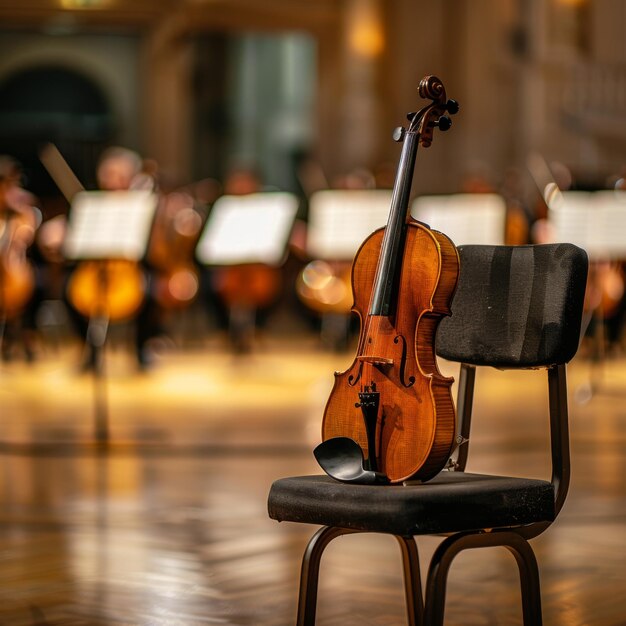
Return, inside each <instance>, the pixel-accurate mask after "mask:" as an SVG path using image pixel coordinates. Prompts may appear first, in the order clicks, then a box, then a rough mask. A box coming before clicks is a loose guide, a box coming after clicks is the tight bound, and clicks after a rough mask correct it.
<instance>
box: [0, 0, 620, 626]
mask: <svg viewBox="0 0 626 626" xmlns="http://www.w3.org/2000/svg"><path fill="white" fill-rule="evenodd" d="M625 28H626V4H625V3H624V2H622V1H621V0H500V1H498V2H492V1H487V0H472V1H471V2H470V0H445V1H443V2H426V1H423V0H393V1H385V0H302V1H300V2H293V1H291V0H262V1H260V0H159V1H152V0H133V1H130V0H21V1H20V2H11V1H10V0H0V155H3V156H1V157H0V228H1V232H0V256H1V259H2V263H1V264H0V292H1V293H0V314H1V315H0V328H1V332H2V334H1V335H0V342H1V345H2V362H1V364H0V414H1V416H2V419H1V421H0V451H1V452H2V453H3V454H2V458H1V460H0V463H1V466H2V472H1V473H0V503H1V508H2V513H1V514H0V521H1V523H2V525H3V527H5V528H6V529H7V530H8V532H7V533H6V534H5V535H4V536H3V539H1V540H0V547H1V549H2V553H3V555H4V556H3V560H2V564H0V570H3V571H0V580H2V579H3V578H2V577H3V576H5V575H6V576H5V578H4V583H6V584H4V583H3V584H2V585H0V588H2V591H0V593H1V594H4V595H3V597H4V601H3V604H2V606H3V608H1V609H0V622H1V623H7V624H14V625H15V624H40V625H44V624H109V623H124V624H126V623H128V624H144V623H145V624H148V623H150V624H157V623H158V624H161V623H163V624H170V623H171V624H174V623H184V624H196V623H198V624H200V623H207V622H206V616H207V615H208V616H209V622H211V620H212V619H215V623H228V624H267V625H270V624H276V625H279V624H288V623H292V615H293V613H294V610H295V601H296V583H295V582H294V581H295V579H296V577H297V571H298V567H299V565H298V561H299V558H300V554H301V550H302V549H303V546H304V543H305V541H306V539H307V537H308V530H305V531H302V530H301V529H291V530H289V529H287V527H286V526H285V525H281V527H280V528H278V525H276V524H275V523H274V522H271V521H270V520H268V519H267V518H266V512H265V498H266V494H267V490H268V489H269V485H270V484H271V481H272V480H274V479H275V478H278V477H279V476H284V475H288V474H293V473H312V472H317V471H319V469H318V467H317V465H316V463H315V462H314V460H313V459H312V456H311V450H312V448H313V447H314V445H315V444H316V443H317V442H318V441H319V426H320V422H321V416H322V413H323V408H324V405H325V402H326V399H327V397H328V392H329V390H330V387H331V385H332V372H333V371H335V370H341V369H345V367H347V366H348V365H349V363H350V361H351V359H352V357H353V352H354V348H355V343H356V339H357V338H358V330H359V328H358V323H357V322H356V320H354V319H351V318H350V313H349V311H350V306H351V304H352V296H351V291H350V283H349V278H350V265H351V261H352V258H353V255H354V253H355V252H356V249H357V247H358V245H359V243H360V242H361V241H362V240H363V239H364V238H365V237H366V236H367V235H368V234H369V233H370V232H371V231H372V230H373V229H375V228H377V227H379V226H382V225H384V224H385V221H386V216H387V212H388V209H389V204H390V198H391V191H390V190H391V188H392V187H393V183H394V179H395V175H396V168H397V164H398V159H399V156H400V150H401V145H400V144H398V143H396V142H394V140H393V139H392V132H393V130H394V128H395V127H397V126H399V125H406V124H407V120H406V115H407V113H409V112H411V111H415V110H417V109H419V108H421V107H422V106H423V105H424V101H423V100H422V99H420V97H419V95H418V92H417V86H418V84H419V81H420V80H421V78H422V77H423V76H426V75H436V76H438V77H439V78H441V79H442V81H443V83H444V85H445V88H446V91H447V96H448V97H449V98H453V99H455V100H457V101H458V102H459V103H460V111H459V113H458V114H457V115H455V116H454V117H453V125H452V129H451V130H450V132H448V133H445V134H443V133H440V132H439V131H436V134H435V138H434V141H433V144H432V146H430V147H429V148H428V149H425V148H420V150H419V153H418V156H417V164H416V168H415V172H414V177H413V186H412V195H411V212H412V214H413V215H414V216H415V217H417V218H418V219H422V220H424V221H427V222H428V223H430V224H431V225H433V226H434V227H437V228H439V229H441V230H443V231H444V232H446V233H448V234H449V235H450V236H451V237H452V239H453V241H454V242H455V243H457V244H461V243H472V242H477V243H483V242H484V243H509V244H514V245H517V244H526V243H543V242H548V241H555V240H560V241H563V240H568V241H573V242H575V243H578V244H579V245H582V246H584V247H586V248H587V250H588V251H589V253H590V259H591V261H592V264H591V271H590V280H589V284H588V291H587V302H586V307H585V316H584V328H583V331H584V337H583V340H582V342H581V349H580V351H579V354H578V355H577V357H576V359H575V361H574V363H573V364H572V376H573V379H572V380H573V384H572V405H573V408H572V409H571V413H572V419H573V448H574V453H575V455H574V458H575V464H576V461H578V463H579V465H578V467H579V468H580V469H578V470H576V471H577V472H578V474H576V473H575V475H574V480H573V486H572V491H571V498H570V500H571V501H572V502H573V504H572V505H571V508H570V509H567V508H566V510H565V512H564V515H563V516H562V517H565V520H566V521H565V522H563V525H562V526H561V534H560V535H559V534H558V532H556V531H555V534H556V537H557V539H555V540H554V541H553V542H549V541H548V540H544V543H543V544H542V543H541V542H540V544H539V546H540V547H539V554H540V558H539V560H540V566H541V558H542V557H543V559H544V560H545V561H547V563H548V567H547V575H546V586H547V587H546V588H547V589H548V592H547V598H546V601H545V615H546V621H547V622H548V623H551V624H552V623H553V624H564V625H565V624H568V625H569V624H580V625H582V624H605V625H609V624H611V625H615V626H617V625H618V624H624V621H623V614H624V610H625V607H624V606H623V600H620V599H619V598H620V597H623V591H624V589H625V588H626V581H624V578H623V574H617V571H618V569H619V571H620V572H621V571H622V570H623V567H621V566H619V559H620V558H622V557H623V553H624V548H626V546H625V545H624V536H626V534H625V533H624V520H625V519H626V510H625V509H624V504H623V502H624V495H625V489H624V483H623V479H621V467H622V466H623V461H624V450H625V449H626V446H624V443H625V441H626V435H625V433H626V415H625V413H624V410H623V408H622V407H623V406H624V403H623V394H624V393H626V362H625V360H624V318H625V298H624V261H625V260H626V230H624V229H625V228H626V201H625V200H624V195H626V182H625V181H626V38H624V31H625ZM105 192H109V193H112V194H122V195H115V196H107V198H111V197H113V198H116V199H117V200H116V202H117V204H116V203H114V207H115V210H111V209H110V206H111V205H110V204H107V202H108V200H107V199H106V198H105V196H103V195H102V194H103V193H105ZM124 194H126V195H124ZM128 194H130V195H128ZM105 205H106V206H105ZM106 207H109V208H108V209H107V208H106ZM131 215H132V216H133V218H132V219H130V217H129V216H131ZM90 220H91V221H90ZM244 242H245V245H244ZM102 250H104V252H102ZM441 367H442V368H443V369H444V370H445V371H446V372H447V368H448V366H447V364H441ZM451 375H455V374H454V372H451ZM485 380H486V382H487V399H486V400H485V403H484V405H483V408H484V409H485V412H486V414H487V416H488V420H487V423H488V425H489V428H487V429H485V430H482V431H481V430H479V433H478V435H477V438H476V441H477V445H478V449H479V450H482V452H483V453H486V454H487V460H486V461H485V462H484V464H483V465H481V464H480V462H479V463H478V465H477V469H479V470H485V469H489V470H490V469H492V468H493V467H494V466H495V465H496V464H497V462H499V461H503V462H504V464H505V465H507V464H509V465H510V464H512V465H513V466H514V467H515V468H516V469H517V470H518V471H520V472H522V471H523V469H524V466H523V465H522V462H521V459H520V458H518V457H519V452H520V450H521V449H525V448H528V449H530V450H531V452H532V454H533V455H535V456H536V455H537V453H538V451H541V445H540V444H539V443H538V437H537V436H536V435H537V432H538V431H541V429H542V426H541V424H543V422H542V420H541V418H540V417H539V416H540V415H541V411H542V408H541V403H540V402H539V401H538V400H537V399H536V398H535V395H534V393H535V391H534V390H535V387H534V386H533V385H535V382H534V380H535V379H531V381H530V383H529V386H528V387H527V388H526V390H525V391H523V392H522V393H521V395H520V396H515V395H513V396H511V395H508V396H506V397H505V392H504V391H503V390H504V389H506V390H507V391H506V394H509V391H510V390H511V389H512V387H509V380H508V379H507V378H505V379H504V382H501V380H500V379H493V380H492V378H489V377H488V378H485ZM539 388H540V387H537V390H538V389H539ZM530 390H533V391H530ZM510 393H512V394H514V392H513V391H510ZM529 394H530V396H531V397H532V402H533V405H532V406H533V407H534V408H535V409H536V415H537V417H536V421H534V418H532V419H530V421H529V423H528V424H527V428H528V430H524V428H518V429H517V430H514V431H510V430H506V429H504V428H502V427H501V426H500V424H499V420H497V419H496V415H497V412H498V411H501V410H502V409H503V407H509V406H511V405H515V404H516V400H513V401H511V397H513V398H516V397H517V398H518V399H528V395H529ZM537 397H538V398H541V395H540V392H539V391H537ZM507 398H508V399H507ZM619 398H621V399H619ZM521 410H522V409H521V408H520V409H516V411H521ZM521 417H522V416H520V418H521ZM524 419H526V418H525V417H524ZM520 441H521V442H522V443H520ZM493 443H495V444H499V445H500V447H501V448H502V447H503V448H504V452H496V450H495V448H497V447H498V446H497V445H496V446H493V449H492V446H491V444H493ZM533 458H534V457H533ZM536 467H537V468H538V469H546V468H543V466H541V464H537V465H536ZM470 469H471V468H470ZM590 503H591V504H590ZM568 510H569V513H568ZM253 536H254V537H255V540H254V541H253V540H252V539H251V537H253ZM580 536H583V537H584V538H585V541H584V542H579V541H578V538H579V537H580ZM241 537H247V539H246V540H245V541H243V542H242V541H241ZM568 542H573V543H576V546H577V548H576V550H574V551H573V552H572V551H571V550H570V549H569V547H570V546H571V543H568ZM351 545H352V544H351ZM361 545H363V546H364V545H365V544H359V543H358V540H357V542H356V543H355V544H354V547H350V548H347V551H346V552H344V553H341V554H339V553H337V556H336V557H333V558H335V561H334V563H335V566H339V568H340V571H341V567H342V566H343V565H344V564H345V569H346V571H347V569H348V568H349V569H350V571H351V572H353V571H355V570H356V571H357V572H358V571H362V570H364V569H367V568H366V567H365V565H364V563H363V562H362V559H364V558H365V557H364V556H363V554H364V551H363V548H361ZM583 545H584V546H588V548H583V547H582V546H583ZM372 550H373V552H372V554H373V555H374V557H372V558H374V560H375V562H376V563H377V567H378V568H380V571H381V572H383V579H384V582H383V583H382V584H381V583H380V581H378V580H373V579H371V578H368V577H367V575H366V576H365V578H364V579H362V580H361V579H359V580H357V582H356V596H355V595H354V591H355V590H354V588H353V585H350V584H348V582H349V581H347V580H346V578H345V577H344V578H343V579H342V578H341V577H340V576H337V577H336V579H334V586H333V587H332V589H331V587H325V588H324V590H325V594H326V595H325V597H327V598H329V600H328V604H326V605H322V606H321V607H320V622H319V623H320V624H328V625H332V624H339V623H341V624H351V623H355V624H357V623H358V624H362V623H372V624H389V623H401V622H402V619H403V611H404V609H403V604H402V603H403V600H402V597H401V593H400V592H399V589H400V587H398V585H399V584H401V583H400V582H399V581H400V578H399V576H400V572H396V569H397V568H396V565H397V564H396V563H395V561H394V560H393V557H394V556H395V555H393V556H388V555H387V552H386V544H375V545H374V548H373V549H372ZM427 551H428V550H427ZM360 559H361V560H360ZM503 571H504V568H502V571H501V567H500V561H497V560H496V561H493V562H492V561H489V560H487V557H485V560H483V561H479V565H478V566H477V567H475V566H474V565H471V564H464V565H463V566H462V572H464V573H466V574H469V575H470V577H474V578H475V579H476V577H478V580H479V581H480V580H481V576H482V578H483V579H484V580H483V582H484V583H485V584H486V587H478V588H476V587H472V586H469V587H461V595H454V593H452V595H451V596H450V597H451V600H450V602H451V603H452V604H453V605H454V604H456V607H457V608H456V609H454V608H451V609H450V613H449V616H450V620H451V621H450V623H451V624H452V623H454V624H465V625H467V624H517V623H521V615H518V613H517V600H516V596H515V595H514V591H515V582H514V578H511V579H508V578H507V576H508V574H504V573H503ZM154 572H160V573H161V574H162V577H159V576H158V575H156V574H155V573H154ZM599 579H602V580H604V581H605V582H606V584H607V586H606V588H605V589H604V591H602V590H601V589H600V588H599V587H598V585H597V582H594V581H597V580H599ZM564 580H565V581H567V583H566V584H564V583H563V581H564ZM139 581H141V582H139ZM260 581H262V582H260ZM511 581H513V582H511ZM379 585H380V586H379ZM373 587H376V588H377V589H378V590H379V591H378V595H377V594H374V595H372V588H373ZM509 587H511V589H512V591H511V590H509ZM482 589H488V590H489V593H490V597H491V598H495V597H498V598H500V599H501V601H499V604H496V605H494V606H495V608H494V607H493V606H491V605H490V606H486V605H485V604H484V603H483V602H481V600H480V598H481V597H483V596H481V594H482V593H483V591H482ZM394 594H395V595H394ZM507 594H508V595H507ZM322 595H324V594H321V597H322ZM383 596H384V599H382V598H383ZM607 596H610V597H607ZM320 602H324V601H323V600H320ZM339 605H340V606H341V607H343V608H345V614H344V613H341V615H339V614H338V613H337V610H336V607H337V606H339ZM599 606H601V607H602V608H601V609H599V608H598V607H599ZM333 607H335V608H333ZM342 610H343V609H342ZM338 615H339V616H338ZM176 620H178V621H176ZM351 620H352V621H351ZM363 620H365V621H363ZM367 620H371V621H367ZM455 620H456V621H455ZM468 620H469V621H468ZM211 623H213V622H211Z"/></svg>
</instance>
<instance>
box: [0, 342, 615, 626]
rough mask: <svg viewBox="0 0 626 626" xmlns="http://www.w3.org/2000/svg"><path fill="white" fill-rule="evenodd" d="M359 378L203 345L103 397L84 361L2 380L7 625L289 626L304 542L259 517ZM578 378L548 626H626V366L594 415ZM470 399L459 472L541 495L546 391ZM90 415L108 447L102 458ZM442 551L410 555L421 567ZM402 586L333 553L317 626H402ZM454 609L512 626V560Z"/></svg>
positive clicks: (498, 388) (545, 545)
mask: <svg viewBox="0 0 626 626" xmlns="http://www.w3.org/2000/svg"><path fill="white" fill-rule="evenodd" d="M350 361H351V353H345V354H333V353H329V352H324V351H323V350H321V349H320V348H319V346H318V345H317V342H316V340H315V338H314V337H293V338H287V339H283V340H281V341H278V340H276V339H274V340H272V339H266V340H265V342H263V343H262V344H260V345H258V346H256V348H255V351H254V352H253V354H252V355H249V356H245V357H236V356H233V355H232V354H230V353H229V352H228V351H227V350H226V349H225V347H224V346H223V345H222V344H221V343H220V342H219V341H213V342H212V341H208V340H207V341H206V342H203V343H202V344H201V345H200V346H199V347H195V348H193V349H192V348H188V349H185V350H178V351H171V352H169V353H167V354H164V355H163V356H162V357H161V358H160V360H159V361H158V362H157V363H156V364H155V367H154V368H153V369H152V370H151V371H150V372H149V373H137V372H136V371H135V369H134V367H133V364H132V362H131V360H130V359H129V357H128V356H127V355H126V354H125V352H124V351H123V350H121V349H118V350H116V351H112V352H111V353H110V354H108V355H107V371H108V375H107V379H106V385H105V387H104V389H100V391H99V392H98V388H97V387H95V386H94V380H93V379H92V378H91V376H89V375H85V374H82V375H81V374H79V373H78V372H77V363H78V352H77V348H75V347H67V348H66V347H57V348H56V349H52V348H50V347H47V348H44V349H43V350H42V351H40V355H39V358H38V359H37V361H36V362H35V363H33V364H30V365H29V364H26V363H24V362H21V361H15V362H10V363H5V364H2V365H0V415H1V424H0V439H1V440H2V441H3V444H2V447H1V449H0V451H1V452H2V454H1V455H0V624H1V625H9V626H22V625H24V626H26V625H38V626H44V625H47V626H52V625H71V626H79V625H90V626H91V625H93V626H104V625H114V624H115V625H128V626H131V625H133V626H135V625H137V626H148V625H150V626H156V625H172V626H178V625H189V626H193V625H205V624H220V625H223V624H236V625H242V626H243V625H250V626H283V625H288V624H293V623H294V615H295V610H296V593H297V583H298V575H299V564H300V558H301V554H302V551H303V549H304V546H305V544H306V541H307V540H308V537H309V536H310V535H311V534H312V532H313V530H314V529H313V528H312V527H303V526H299V525H295V524H288V523H284V524H278V523H276V522H274V521H272V520H270V519H269V518H268V517H267V513H266V497H267V493H268V490H269V487H270V484H271V483H272V481H273V480H274V479H276V478H278V477H281V476H286V475H292V474H302V473H316V472H318V467H317V465H316V463H315V460H314V459H313V457H312V454H311V450H312V448H313V447H314V446H315V444H316V443H317V442H318V437H319V427H320V420H321V412H322V409H323V406H324V403H325V401H326V399H327V395H328V391H329V389H330V385H331V384H332V372H333V371H334V370H336V369H343V368H345V367H346V366H347V365H348V364H349V362H350ZM443 367H444V369H445V371H446V372H448V371H450V372H451V373H454V369H453V368H449V366H448V365H447V364H444V365H443ZM589 373H590V366H589V363H588V362H587V361H585V360H584V358H582V357H581V356H579V357H576V359H575V360H574V361H573V363H572V364H571V366H570V368H569V374H570V390H571V394H570V395H571V404H570V414H571V433H572V457H573V477H572V485H571V489H570V495H569V498H568V500H567V502H566V506H565V508H564V510H563V512H562V514H561V516H560V518H559V519H558V521H557V522H556V523H555V524H554V525H553V526H552V527H551V528H550V529H548V531H547V532H546V533H545V534H544V535H542V536H541V537H539V538H537V539H536V540H534V542H533V545H534V547H535V549H536V552H537V556H538V560H539V566H540V572H541V578H542V587H543V613H544V622H545V624H547V625H555V626H583V625H595V626H618V625H624V624H626V481H625V479H624V475H625V473H626V360H624V359H613V360H611V361H610V362H609V363H608V364H607V366H606V368H605V370H604V376H603V378H602V382H603V386H602V388H601V389H600V390H599V391H598V392H596V393H594V394H593V395H592V397H591V398H589V396H588V394H585V389H586V387H585V385H586V384H587V382H588V381H589ZM516 377H517V379H518V380H519V379H520V377H521V385H519V386H515V385H514V382H515V379H516ZM477 384H478V394H479V395H478V398H477V406H476V412H475V415H476V417H475V426H476V428H475V431H474V436H473V439H472V450H471V454H470V463H469V468H468V469H470V470H472V471H486V472H491V471H493V472H498V471H506V469H505V468H506V467H508V468H510V470H509V471H511V472H513V473H516V474H523V473H524V472H525V469H526V464H527V463H528V462H530V470H531V475H533V476H538V477H546V476H548V477H549V468H548V465H547V463H546V457H545V453H546V447H545V443H544V441H545V433H546V423H545V419H544V418H543V417H542V411H543V409H544V407H545V402H546V400H547V396H546V392H545V390H544V386H543V375H542V374H541V373H539V372H527V373H526V372H525V373H522V374H516V375H513V374H511V373H505V372H498V371H495V370H493V371H487V372H480V373H479V376H478V379H477ZM101 392H104V393H102V395H98V393H101ZM103 400H105V401H106V403H105V402H103ZM98 411H99V412H98ZM96 415H99V416H100V418H104V419H105V421H106V422H107V424H108V426H109V427H110V437H111V445H110V447H109V448H108V449H107V450H105V451H103V450H100V449H98V447H97V446H94V445H93V441H94V428H95V427H94V421H95V418H96ZM435 545H436V539H434V538H425V539H423V540H420V543H419V546H420V557H421V559H422V560H423V563H424V567H426V563H427V560H428V559H429V557H430V554H431V553H432V550H433V549H434V546H435ZM401 585H402V579H401V564H400V556H399V552H398V550H397V546H396V545H395V542H394V541H393V540H392V539H390V538H387V537H380V536H373V535H362V536H349V537H344V538H342V539H339V540H337V541H335V542H334V544H332V545H331V546H330V548H329V549H328V551H327V554H326V555H325V557H324V562H323V564H322V575H321V584H320V600H319V609H318V624H320V626H350V625H354V626H356V625H359V626H362V625H368V624H372V625H381V626H382V625H397V624H403V623H405V622H404V611H405V609H404V600H403V595H402V591H401ZM446 606H447V610H446V619H447V621H446V623H447V624H450V625H459V626H460V625H462V626H472V625H485V626H487V625H488V626H492V625H496V624H498V625H499V624H501V625H505V626H515V625H516V624H521V611H520V605H519V592H518V588H517V579H516V570H515V565H514V561H513V559H512V557H511V556H510V555H509V554H508V553H507V552H506V551H505V550H502V549H489V550H479V551H474V553H472V554H463V555H461V556H460V557H459V558H458V560H457V561H456V562H455V565H454V566H453V568H452V571H451V577H450V588H449V594H448V599H447V605H446Z"/></svg>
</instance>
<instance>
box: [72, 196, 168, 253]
mask: <svg viewBox="0 0 626 626" xmlns="http://www.w3.org/2000/svg"><path fill="white" fill-rule="evenodd" d="M156 205H157V197H156V196H155V195H154V194H153V193H151V192H149V191H135V190H133V191H81V192H79V193H77V194H76V195H75V196H74V198H73V200H72V206H71V208H70V213H69V224H68V230H67V234H66V237H65V241H64V245H63V251H64V254H65V256H66V257H67V258H68V259H127V260H130V261H138V260H139V259H141V257H142V256H143V255H144V253H145V251H146V247H147V245H148V238H149V236H150V229H151V227H152V220H153V218H154V212H155V209H156Z"/></svg>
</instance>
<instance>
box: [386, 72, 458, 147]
mask: <svg viewBox="0 0 626 626" xmlns="http://www.w3.org/2000/svg"><path fill="white" fill-rule="evenodd" d="M418 92H419V95H420V97H421V98H423V99H424V100H432V102H431V104H428V105H426V106H425V107H424V108H423V109H421V110H420V111H417V112H415V113H409V114H408V115H407V117H408V119H409V122H410V125H409V128H408V130H405V129H403V128H402V127H399V128H396V129H395V130H394V134H393V139H394V141H398V142H400V141H402V140H403V139H404V137H405V135H406V133H407V132H408V133H415V134H417V135H419V143H420V145H422V146H423V147H424V148H428V147H429V146H430V144H431V143H432V142H433V129H434V128H439V130H441V131H446V130H449V129H450V127H451V126H452V120H451V119H450V117H449V116H450V115H456V114H457V113H458V112H459V103H458V102H457V101H456V100H449V99H448V98H447V96H446V89H445V87H444V86H443V83H442V82H441V80H440V79H439V78H437V77H436V76H425V77H424V78H422V80H421V81H420V84H419V87H418Z"/></svg>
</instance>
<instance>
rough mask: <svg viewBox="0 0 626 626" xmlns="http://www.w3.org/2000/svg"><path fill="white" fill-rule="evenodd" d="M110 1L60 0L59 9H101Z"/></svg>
mask: <svg viewBox="0 0 626 626" xmlns="http://www.w3.org/2000/svg"><path fill="white" fill-rule="evenodd" d="M109 3H110V0H61V7H62V8H64V9H73V10H81V9H103V8H105V7H106V5H107V4H109Z"/></svg>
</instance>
